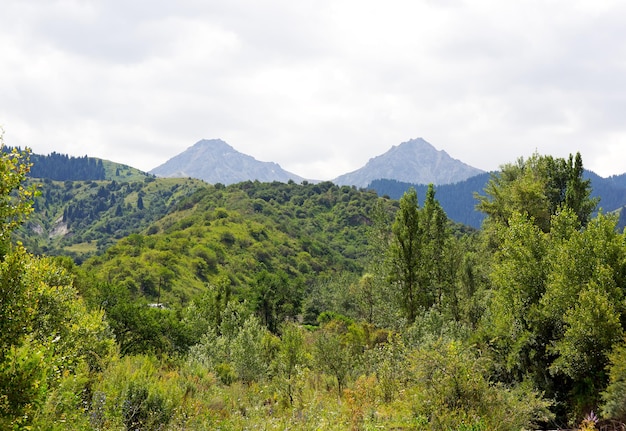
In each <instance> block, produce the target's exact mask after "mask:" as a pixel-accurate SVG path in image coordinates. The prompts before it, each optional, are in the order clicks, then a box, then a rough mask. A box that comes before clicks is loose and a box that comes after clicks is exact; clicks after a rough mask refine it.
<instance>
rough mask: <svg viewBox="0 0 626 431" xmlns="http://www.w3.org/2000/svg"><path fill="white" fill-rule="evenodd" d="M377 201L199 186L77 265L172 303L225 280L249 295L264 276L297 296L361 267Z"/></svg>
mask: <svg viewBox="0 0 626 431" xmlns="http://www.w3.org/2000/svg"><path fill="white" fill-rule="evenodd" d="M128 199H129V200H130V199H131V197H129V198H128ZM377 199H378V198H377V196H376V194H375V193H373V192H363V191H357V190H356V189H354V188H351V187H346V186H344V187H338V186H335V185H333V184H332V183H321V184H302V185H298V184H295V183H290V184H284V183H278V182H275V183H258V182H246V183H240V184H235V185H231V186H228V187H224V186H219V185H217V186H206V187H203V188H200V189H198V190H197V191H196V192H195V193H194V194H193V195H191V196H189V197H188V198H186V199H183V200H182V201H180V202H178V203H177V205H176V209H175V210H174V211H172V212H170V213H169V214H167V215H166V216H165V217H163V218H162V219H160V220H158V221H156V222H154V223H153V224H151V225H150V227H148V228H147V229H146V230H145V231H144V232H143V233H142V234H135V235H131V236H130V237H128V238H125V239H123V240H120V241H119V242H118V243H117V244H116V245H114V246H113V247H111V248H109V249H108V250H107V251H106V253H104V254H103V255H101V256H97V257H93V258H92V259H89V260H88V261H86V262H85V264H84V265H83V268H84V269H85V270H86V271H88V272H90V273H92V274H97V275H98V277H99V278H100V279H101V280H106V281H107V282H111V283H114V284H122V285H124V286H126V288H127V289H128V290H129V291H130V292H132V293H134V294H136V295H141V296H145V297H147V298H148V299H149V300H151V301H154V302H167V303H169V304H174V305H176V304H181V303H185V302H186V301H188V300H189V299H190V298H193V297H195V296H197V295H198V294H199V293H200V292H202V291H203V290H205V289H206V285H207V283H209V284H213V285H216V284H219V283H220V280H222V279H224V278H227V279H229V284H230V285H232V286H233V288H234V289H235V290H236V291H237V292H236V293H238V294H240V295H241V296H242V297H248V298H249V299H250V300H253V299H254V298H253V296H254V295H255V293H254V287H255V286H256V285H257V284H258V283H257V280H258V279H259V277H264V276H267V275H268V274H271V275H272V277H277V279H276V282H277V283H278V284H284V285H285V286H284V287H285V288H286V289H287V288H288V289H287V290H288V291H289V292H292V293H291V294H293V295H294V296H298V293H297V292H302V291H303V289H306V287H307V286H309V285H310V284H311V283H312V282H313V280H314V279H315V278H317V277H319V276H320V275H321V274H338V273H342V272H350V273H355V274H356V273H359V272H360V271H362V269H363V259H364V258H365V253H366V251H367V247H366V242H367V235H366V229H367V226H368V224H369V222H370V220H369V214H370V212H371V209H372V206H373V204H374V202H375V201H376V200H377ZM148 205H149V204H148ZM389 206H390V211H392V203H391V201H389ZM131 207H132V202H131ZM287 285H288V286H287ZM257 293H258V292H257Z"/></svg>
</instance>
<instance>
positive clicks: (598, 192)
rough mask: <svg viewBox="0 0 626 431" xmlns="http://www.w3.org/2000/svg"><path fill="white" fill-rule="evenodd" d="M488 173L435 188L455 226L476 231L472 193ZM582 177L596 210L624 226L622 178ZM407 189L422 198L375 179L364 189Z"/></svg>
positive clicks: (396, 192)
mask: <svg viewBox="0 0 626 431" xmlns="http://www.w3.org/2000/svg"><path fill="white" fill-rule="evenodd" d="M490 175H491V174H489V173H483V174H480V175H476V176H474V177H471V178H468V179H467V180H465V181H460V182H458V183H454V184H444V185H439V186H437V187H435V193H436V198H437V199H438V200H439V202H440V203H441V206H442V207H443V209H444V211H445V212H446V214H447V215H448V218H450V219H451V220H454V221H455V222H457V223H463V224H465V225H468V226H472V227H475V228H479V227H480V225H481V224H482V221H483V219H484V215H483V214H482V213H480V212H478V211H476V210H475V208H474V207H475V206H476V203H477V202H476V199H474V193H475V192H477V193H479V194H481V195H484V189H485V186H486V185H487V182H488V181H489V178H490ZM584 177H585V178H588V179H590V180H591V189H592V191H591V196H592V197H599V198H600V203H599V204H598V209H601V210H602V211H603V212H604V213H610V212H617V213H618V214H619V216H620V218H619V222H618V228H619V229H623V228H624V227H626V211H625V210H624V208H626V182H624V178H625V177H626V175H621V176H618V177H609V178H602V177H600V176H599V175H597V174H595V173H594V172H591V171H585V173H584ZM410 187H413V188H415V191H416V192H417V196H418V199H421V200H423V199H424V197H425V196H426V189H427V186H426V185H423V184H413V183H408V182H401V181H396V180H388V179H379V180H374V181H372V182H371V183H370V184H369V185H368V188H369V189H371V190H375V191H376V193H378V194H379V195H381V196H385V195H386V196H389V197H390V198H391V199H400V198H401V197H402V195H403V194H404V192H406V191H407V190H408V189H409V188H410Z"/></svg>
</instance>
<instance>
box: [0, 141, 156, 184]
mask: <svg viewBox="0 0 626 431" xmlns="http://www.w3.org/2000/svg"><path fill="white" fill-rule="evenodd" d="M13 149H14V147H7V146H5V147H2V151H4V152H11V151H12V150H13ZM15 149H16V150H17V151H20V152H21V151H22V148H19V147H15ZM30 162H31V163H32V167H31V169H30V172H29V174H28V176H29V178H42V179H48V180H53V181H97V180H115V181H122V182H128V181H137V180H143V179H144V178H146V177H147V174H146V173H145V172H141V171H140V170H139V169H135V168H132V167H130V166H127V165H123V164H120V163H115V162H112V161H109V160H103V159H98V158H96V157H88V156H83V157H75V156H70V155H68V154H60V153H57V152H55V151H53V152H52V153H50V154H47V155H44V154H36V153H31V154H30Z"/></svg>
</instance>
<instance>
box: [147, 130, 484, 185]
mask: <svg viewBox="0 0 626 431" xmlns="http://www.w3.org/2000/svg"><path fill="white" fill-rule="evenodd" d="M150 173H151V174H153V175H156V176H159V177H168V178H169V177H192V178H197V179H202V180H204V181H206V182H208V183H211V184H216V183H221V184H225V185H229V184H234V183H238V182H242V181H260V182H271V181H279V182H288V181H289V180H293V181H295V182H298V183H299V182H302V180H304V178H302V177H300V176H298V175H296V174H293V173H291V172H288V171H286V170H284V169H283V168H281V167H280V165H278V164H276V163H272V162H261V161H258V160H256V159H254V158H253V157H251V156H249V155H246V154H243V153H240V152H238V151H237V150H235V149H234V148H233V147H231V146H230V145H228V144H227V143H226V142H224V141H222V140H220V139H211V140H201V141H199V142H197V143H196V144H195V145H193V146H192V147H189V148H188V149H187V150H185V151H183V152H182V153H180V154H178V155H177V156H175V157H173V158H171V159H170V160H168V161H167V162H165V163H164V164H162V165H160V166H158V167H156V168H154V169H153V170H151V171H150ZM481 173H483V171H481V170H480V169H477V168H474V167H472V166H469V165H467V164H465V163H463V162H461V161H460V160H456V159H453V158H452V157H450V156H449V155H448V154H447V153H446V152H445V151H442V150H437V149H436V148H435V147H433V146H432V145H431V144H429V143H428V142H426V141H425V140H424V139H422V138H417V139H412V140H409V141H407V142H403V143H401V144H400V145H397V146H396V145H394V146H393V147H392V148H391V149H390V150H389V151H387V152H386V153H384V154H381V155H380V156H377V157H374V158H372V159H370V160H369V162H367V164H366V165H365V166H363V167H362V168H360V169H357V170H355V171H353V172H349V173H347V174H344V175H341V176H339V177H337V178H335V179H333V180H332V182H333V183H334V184H337V185H350V186H357V187H362V188H365V187H367V186H368V185H369V184H370V183H371V182H372V181H374V180H377V179H381V178H389V179H394V180H397V181H403V182H409V183H415V184H429V183H433V184H436V185H439V184H451V183H456V182H459V181H463V180H466V179H468V178H471V177H473V176H475V175H478V174H481ZM308 180H309V181H313V182H315V180H314V179H308Z"/></svg>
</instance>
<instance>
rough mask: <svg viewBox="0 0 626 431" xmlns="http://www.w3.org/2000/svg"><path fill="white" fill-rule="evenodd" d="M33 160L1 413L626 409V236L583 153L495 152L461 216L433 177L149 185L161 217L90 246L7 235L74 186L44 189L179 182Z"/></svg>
mask: <svg viewBox="0 0 626 431" xmlns="http://www.w3.org/2000/svg"><path fill="white" fill-rule="evenodd" d="M28 172H29V160H28V154H27V153H23V152H19V151H12V152H3V153H2V158H1V159H0V175H1V176H2V181H1V184H2V189H0V216H1V218H0V344H1V346H0V428H2V429H37V430H38V429H42V430H93V429H95V430H158V429H160V430H209V429H266V430H271V429H276V430H283V429H302V430H318V429H329V430H332V429H336V430H346V429H352V430H373V429H396V430H459V431H460V430H463V431H467V430H521V429H555V428H558V427H561V428H568V427H569V428H576V429H584V430H593V429H603V427H606V426H614V427H615V426H618V425H619V424H620V421H624V420H625V419H626V386H625V384H624V382H625V379H626V361H625V359H624V358H625V355H624V353H625V352H626V343H625V340H624V327H625V326H624V325H625V324H626V302H625V298H624V287H625V286H626V243H625V240H626V237H625V236H624V234H623V233H622V232H620V231H619V230H618V229H616V224H617V216H614V215H607V214H604V213H603V212H602V211H600V212H597V211H596V207H597V204H598V200H597V199H596V198H594V197H593V195H592V190H591V185H590V181H589V180H588V179H585V178H584V177H583V165H582V158H581V157H580V155H578V154H577V155H575V156H574V155H572V156H571V157H570V158H569V159H559V158H553V157H550V156H541V155H537V154H534V155H532V156H531V157H529V158H527V159H519V160H517V161H515V162H513V163H510V164H507V165H504V166H502V169H501V171H500V172H498V173H494V174H492V175H491V177H490V179H489V181H488V182H487V185H486V186H485V188H484V190H483V191H482V192H481V194H480V196H477V200H478V203H477V209H478V210H479V211H480V212H481V213H483V214H484V217H485V220H484V222H483V224H482V226H481V228H480V229H478V230H476V229H469V228H467V227H465V226H462V225H458V224H455V223H453V222H451V221H450V220H449V218H448V216H447V214H446V212H445V211H444V209H443V207H442V205H441V203H440V202H439V201H438V199H437V190H436V189H435V188H434V187H432V186H429V187H426V188H425V190H423V191H420V192H419V193H418V191H416V190H415V189H414V188H410V189H409V190H407V191H406V192H405V193H404V194H403V195H402V197H401V198H400V199H398V200H392V199H389V198H384V197H378V196H377V194H376V193H373V192H371V191H365V190H358V189H356V188H353V187H346V186H343V187H339V186H336V185H334V184H332V183H320V184H309V183H306V182H304V183H302V184H295V183H293V182H290V183H287V184H283V183H258V182H245V183H240V184H234V185H232V186H228V187H225V186H223V185H220V184H216V185H206V184H204V185H200V186H198V187H195V186H193V190H192V189H191V188H190V189H188V190H187V191H186V192H185V193H182V194H180V195H176V196H174V194H171V195H170V196H168V199H165V198H164V199H165V200H162V201H158V200H155V201H154V202H157V201H158V202H164V203H163V204H161V203H159V204H156V203H155V205H157V206H159V208H161V210H159V211H158V214H160V215H159V216H158V217H157V216H154V217H153V218H152V219H151V220H150V222H149V223H147V224H137V225H135V226H134V227H133V229H132V231H133V233H131V234H130V235H127V236H123V237H120V238H118V239H117V240H116V241H115V242H113V243H111V244H110V245H108V246H106V247H103V248H102V249H101V250H99V251H98V252H96V253H94V254H93V255H91V256H86V257H85V258H84V259H81V261H80V262H77V261H75V260H74V259H72V258H71V257H69V256H68V255H63V254H62V253H60V254H59V255H58V256H46V254H45V253H38V254H37V255H35V254H32V251H29V250H28V248H27V247H28V245H27V242H26V241H24V242H22V241H17V240H16V236H15V234H16V233H19V232H20V231H21V232H22V235H25V234H24V231H23V229H24V226H26V225H27V224H28V223H29V219H36V218H37V217H40V219H47V218H46V217H44V218H41V216H38V213H39V212H41V211H44V208H45V204H44V202H48V203H49V204H50V206H49V208H48V210H49V211H51V212H53V210H52V206H53V205H52V202H60V201H59V200H58V199H56V198H53V196H52V195H51V198H50V200H45V201H41V200H39V201H38V199H40V198H41V195H44V196H45V194H46V193H47V188H49V187H50V190H54V191H50V193H51V194H53V193H57V192H59V191H60V190H64V189H68V191H69V189H70V188H71V189H72V190H73V189H75V188H76V189H77V190H80V191H81V192H80V195H81V196H87V194H86V193H87V191H89V193H92V194H89V196H96V197H97V198H99V199H101V200H100V201H98V199H95V200H94V203H93V204H92V206H82V205H76V203H75V202H74V201H73V200H71V199H68V200H67V201H66V202H65V204H64V205H60V204H59V205H56V206H54V212H55V215H56V214H60V217H61V218H62V219H64V220H65V223H67V229H68V232H69V233H70V234H71V232H72V230H71V229H72V227H78V226H80V223H81V220H84V219H89V218H90V217H91V218H93V219H94V220H96V219H98V218H100V217H103V215H106V214H110V213H109V212H108V211H113V213H112V214H115V212H116V211H117V209H116V208H117V206H118V204H120V202H121V201H123V200H126V199H128V203H131V200H132V204H131V205H130V208H129V207H128V206H127V202H125V203H124V205H121V209H122V212H124V211H125V210H131V209H132V211H133V212H134V211H139V207H140V206H141V207H143V208H144V209H145V208H146V207H149V206H150V203H148V202H146V199H144V198H146V196H159V193H160V192H161V191H163V190H170V191H171V190H172V187H173V184H172V183H165V184H168V185H167V186H165V187H162V186H156V184H158V183H160V182H161V181H162V180H160V179H149V180H145V179H144V180H141V181H139V182H137V183H134V182H130V183H128V184H127V185H120V184H119V183H116V184H113V183H112V182H92V183H90V184H87V183H84V182H83V183H76V184H78V186H75V185H74V184H73V183H72V182H68V183H67V184H62V185H60V184H55V183H54V182H51V181H49V182H46V181H41V182H32V181H28ZM183 184H184V183H181V184H179V185H178V188H181V187H183ZM149 185H152V186H153V187H155V189H154V190H155V191H156V192H155V193H151V194H147V193H146V194H145V195H143V197H142V201H144V202H142V203H141V204H140V203H139V196H140V194H139V191H141V190H145V189H144V187H146V186H149ZM129 190H132V191H131V192H129V193H126V191H129ZM37 202H39V203H38V204H37ZM36 205H38V208H36ZM100 207H101V208H102V211H100V210H99V209H98V208H100ZM105 207H108V208H109V209H107V210H105V209H104V208H105ZM164 208H165V209H164ZM105 218H108V216H107V217H105ZM115 232H116V230H114V229H113V228H111V230H110V231H107V230H106V229H104V230H103V231H102V232H101V233H102V234H108V235H112V236H115ZM119 232H120V235H121V232H123V229H122V230H120V231H119ZM23 238H24V239H25V240H27V239H28V235H25V236H23ZM25 244H26V245H25ZM604 429H606V428H604ZM615 429H618V428H615Z"/></svg>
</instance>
